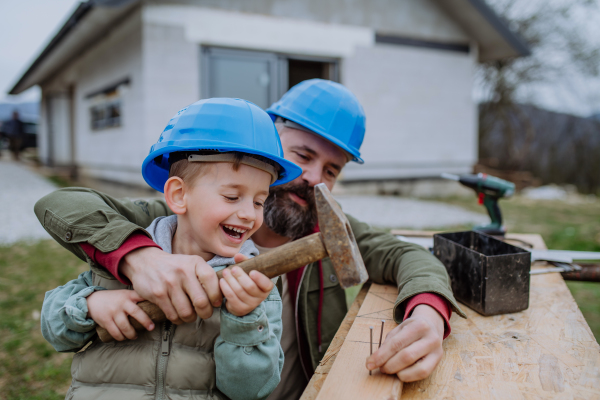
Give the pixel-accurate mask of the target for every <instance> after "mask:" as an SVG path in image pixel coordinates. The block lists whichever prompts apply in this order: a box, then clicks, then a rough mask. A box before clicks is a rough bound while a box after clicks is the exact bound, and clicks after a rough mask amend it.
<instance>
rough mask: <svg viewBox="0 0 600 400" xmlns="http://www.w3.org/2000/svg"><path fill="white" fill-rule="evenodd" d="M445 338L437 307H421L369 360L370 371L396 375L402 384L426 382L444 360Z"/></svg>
mask: <svg viewBox="0 0 600 400" xmlns="http://www.w3.org/2000/svg"><path fill="white" fill-rule="evenodd" d="M443 338H444V320H443V318H442V316H441V315H440V314H439V313H438V312H437V311H436V310H435V309H434V308H432V307H430V306H428V305H426V304H419V305H418V306H416V307H415V308H414V310H413V312H412V316H411V317H410V318H408V319H406V320H405V321H404V322H403V323H401V324H400V325H398V326H397V327H396V328H394V330H392V331H391V332H390V333H389V334H388V335H387V337H386V338H385V341H384V342H383V344H382V345H381V348H380V349H378V350H377V351H376V352H375V353H373V355H372V356H371V357H369V358H368V359H367V369H369V370H373V369H377V368H379V370H380V371H381V372H383V373H385V374H396V375H398V378H400V380H401V381H403V382H414V381H418V380H421V379H425V378H427V377H428V376H429V375H430V374H431V373H432V372H433V370H434V369H435V367H436V366H437V365H438V363H439V362H440V360H441V359H442V355H443V350H442V340H443Z"/></svg>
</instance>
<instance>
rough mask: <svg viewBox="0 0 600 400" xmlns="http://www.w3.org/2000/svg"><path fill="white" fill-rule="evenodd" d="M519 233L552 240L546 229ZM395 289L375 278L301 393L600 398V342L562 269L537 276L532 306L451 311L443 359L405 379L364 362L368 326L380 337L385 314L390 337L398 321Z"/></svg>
mask: <svg viewBox="0 0 600 400" xmlns="http://www.w3.org/2000/svg"><path fill="white" fill-rule="evenodd" d="M512 236H513V237H517V238H518V239H521V240H524V241H526V242H529V243H532V244H533V245H534V248H541V249H543V248H545V245H544V243H543V240H542V238H541V237H540V236H539V235H512ZM365 295H366V296H365ZM396 295H397V291H396V289H395V288H393V287H391V286H381V285H375V284H374V285H372V286H371V287H370V288H369V290H368V292H367V293H364V291H363V293H362V294H361V296H359V297H358V299H357V302H356V303H355V304H354V305H353V310H351V312H349V314H348V316H347V318H346V320H345V321H344V324H342V327H341V328H340V330H339V331H338V333H337V335H336V339H334V343H333V344H332V346H330V348H329V350H328V351H327V354H326V355H325V357H324V359H323V361H322V365H320V366H319V368H318V369H317V372H316V374H315V376H314V377H313V379H312V380H311V382H310V383H309V386H308V387H307V390H306V391H305V393H304V395H303V397H302V400H312V399H328V400H329V399H344V400H350V399H365V398H369V399H394V398H400V393H401V397H402V399H445V398H447V399H455V398H458V399H511V400H518V399H538V398H560V399H563V398H564V399H591V398H600V346H599V345H598V343H597V342H596V340H595V339H594V336H593V335H592V332H591V330H590V328H589V326H588V325H587V323H586V321H585V319H584V318H583V315H582V314H581V312H580V311H579V308H578V307H577V304H576V303H575V301H574V299H573V297H572V296H571V293H570V292H569V289H568V288H567V286H566V285H565V283H564V280H563V279H562V277H561V275H560V274H558V273H553V274H542V275H533V276H531V293H530V300H529V308H528V309H527V310H525V311H522V312H519V313H514V314H505V315H498V316H493V317H483V316H481V315H479V314H477V313H476V312H475V311H472V310H471V309H469V308H468V307H466V306H462V309H463V310H464V311H465V312H466V313H467V315H468V319H466V320H465V319H463V318H460V317H459V316H457V315H456V314H453V315H452V319H451V326H452V334H451V335H450V336H449V337H448V338H447V339H446V340H445V341H444V344H443V345H444V356H443V359H442V361H441V362H440V364H439V365H438V367H437V368H436V369H435V370H434V372H433V373H432V375H431V376H430V377H429V378H427V379H424V380H422V381H419V382H414V383H405V384H404V386H403V387H402V385H401V383H400V381H399V380H398V379H397V378H396V377H395V376H388V375H383V374H380V373H379V372H378V371H377V372H375V373H374V374H373V375H372V376H369V373H368V371H367V370H366V368H365V366H364V364H365V359H366V357H367V356H368V354H369V344H368V338H369V326H374V327H375V329H374V337H376V338H377V339H378V338H379V332H380V330H379V328H380V326H381V322H380V321H381V319H385V320H386V329H385V330H384V337H385V334H386V333H387V332H389V331H390V330H391V329H393V328H394V327H395V326H396V324H395V323H394V322H393V319H392V307H393V304H394V301H395V299H396ZM362 296H365V297H364V300H363V298H361V297H362ZM356 310H358V311H356ZM352 311H353V312H352ZM353 314H354V315H356V318H355V317H354V315H353Z"/></svg>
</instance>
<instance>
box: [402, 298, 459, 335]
mask: <svg viewBox="0 0 600 400" xmlns="http://www.w3.org/2000/svg"><path fill="white" fill-rule="evenodd" d="M419 304H427V305H428V306H430V307H432V308H434V309H435V310H436V311H437V312H438V313H440V315H441V316H442V318H443V319H444V339H446V338H447V337H448V335H450V332H451V331H452V330H451V328H450V317H451V316H452V309H451V308H450V304H448V301H447V300H446V299H444V298H443V297H441V296H438V295H437V294H434V293H420V294H417V295H415V296H413V297H411V298H410V299H408V301H407V302H406V309H405V311H404V319H406V318H408V317H410V314H411V313H412V312H413V310H414V309H415V307H416V306H418V305H419Z"/></svg>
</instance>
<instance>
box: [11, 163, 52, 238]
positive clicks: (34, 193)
mask: <svg viewBox="0 0 600 400" xmlns="http://www.w3.org/2000/svg"><path fill="white" fill-rule="evenodd" d="M53 190H56V187H55V186H54V185H53V184H52V183H50V182H49V181H48V180H46V179H45V178H43V177H42V176H40V175H38V174H36V173H35V172H32V171H31V170H30V169H29V168H27V167H26V166H25V165H24V164H20V163H14V162H11V161H0V245H6V244H11V243H14V242H17V241H20V240H38V239H49V238H50V235H48V234H47V233H46V231H45V230H44V228H42V225H40V223H39V221H38V220H37V218H36V216H35V214H34V213H33V206H34V204H35V202H36V201H38V200H39V199H40V198H41V197H43V196H45V195H47V194H48V193H50V192H52V191H53Z"/></svg>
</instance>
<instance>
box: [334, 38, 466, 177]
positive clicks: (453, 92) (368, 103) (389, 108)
mask: <svg viewBox="0 0 600 400" xmlns="http://www.w3.org/2000/svg"><path fill="white" fill-rule="evenodd" d="M342 65H343V67H342V76H343V80H344V82H343V83H344V84H345V85H346V86H347V87H348V88H349V89H350V90H351V91H352V92H353V93H354V94H356V96H357V97H358V99H359V100H360V102H361V103H362V105H363V107H364V109H365V113H366V115H367V132H366V135H365V141H364V144H363V146H362V148H361V153H362V156H363V159H364V160H365V164H364V165H357V164H354V163H351V164H348V166H347V167H346V168H345V169H344V175H343V177H344V179H346V180H355V179H372V178H377V179H396V178H415V177H434V176H439V174H440V173H442V172H452V173H466V172H470V170H471V167H472V166H473V165H474V164H475V163H476V161H477V121H476V118H477V115H476V105H475V104H474V102H473V99H472V95H471V92H472V87H473V73H474V68H475V66H476V56H475V55H474V54H471V55H469V54H463V53H456V52H451V51H441V50H430V49H422V48H414V47H407V46H395V45H377V46H375V47H372V48H360V49H357V51H356V53H355V55H354V56H352V57H348V58H346V59H344V61H343V64H342Z"/></svg>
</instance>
